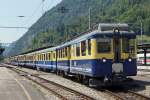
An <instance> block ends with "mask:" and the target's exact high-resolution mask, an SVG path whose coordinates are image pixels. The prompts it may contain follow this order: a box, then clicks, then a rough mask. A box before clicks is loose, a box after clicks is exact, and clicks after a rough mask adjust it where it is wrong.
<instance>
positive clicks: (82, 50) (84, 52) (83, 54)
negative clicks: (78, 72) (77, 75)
mask: <svg viewBox="0 0 150 100" xmlns="http://www.w3.org/2000/svg"><path fill="white" fill-rule="evenodd" d="M81 54H82V56H86V41H82V42H81Z"/></svg>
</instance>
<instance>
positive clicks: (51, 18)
mask: <svg viewBox="0 0 150 100" xmlns="http://www.w3.org/2000/svg"><path fill="white" fill-rule="evenodd" d="M89 8H91V26H92V25H95V24H97V23H113V22H119V23H122V22H126V23H131V26H132V27H133V29H134V30H135V31H137V30H139V29H140V23H141V22H142V23H143V31H144V33H146V34H150V33H149V32H150V0H62V2H61V3H60V4H58V5H57V6H56V7H54V8H52V9H51V10H49V11H48V12H46V13H45V14H44V15H43V16H42V17H41V18H40V19H39V20H38V21H37V22H36V23H35V24H33V26H32V27H31V28H30V29H29V31H28V32H27V33H26V34H25V35H24V36H22V37H21V38H20V39H19V40H18V41H16V42H15V43H14V44H13V45H12V46H11V47H10V48H9V49H8V50H7V52H6V54H7V55H15V54H19V53H21V52H25V51H28V50H32V49H36V48H40V47H44V46H48V45H58V44H60V43H61V42H64V41H65V40H67V39H69V38H71V37H73V36H75V35H77V34H80V32H83V31H85V30H87V29H88V14H89ZM137 32H138V31H137Z"/></svg>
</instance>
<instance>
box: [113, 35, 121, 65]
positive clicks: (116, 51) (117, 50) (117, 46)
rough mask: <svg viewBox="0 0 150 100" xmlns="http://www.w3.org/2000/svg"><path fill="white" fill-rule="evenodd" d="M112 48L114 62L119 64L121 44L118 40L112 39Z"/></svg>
mask: <svg viewBox="0 0 150 100" xmlns="http://www.w3.org/2000/svg"><path fill="white" fill-rule="evenodd" d="M113 47H114V62H115V63H119V62H120V59H121V43H120V39H119V38H116V37H115V38H114V40H113Z"/></svg>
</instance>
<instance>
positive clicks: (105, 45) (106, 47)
mask: <svg viewBox="0 0 150 100" xmlns="http://www.w3.org/2000/svg"><path fill="white" fill-rule="evenodd" d="M96 42H97V52H98V53H106V52H110V51H111V39H109V38H97V39H96Z"/></svg>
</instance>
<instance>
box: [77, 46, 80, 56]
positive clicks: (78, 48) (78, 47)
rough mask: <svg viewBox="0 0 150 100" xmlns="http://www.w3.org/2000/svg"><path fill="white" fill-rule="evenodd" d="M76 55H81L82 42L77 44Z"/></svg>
mask: <svg viewBox="0 0 150 100" xmlns="http://www.w3.org/2000/svg"><path fill="white" fill-rule="evenodd" d="M76 56H80V43H77V44H76Z"/></svg>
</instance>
